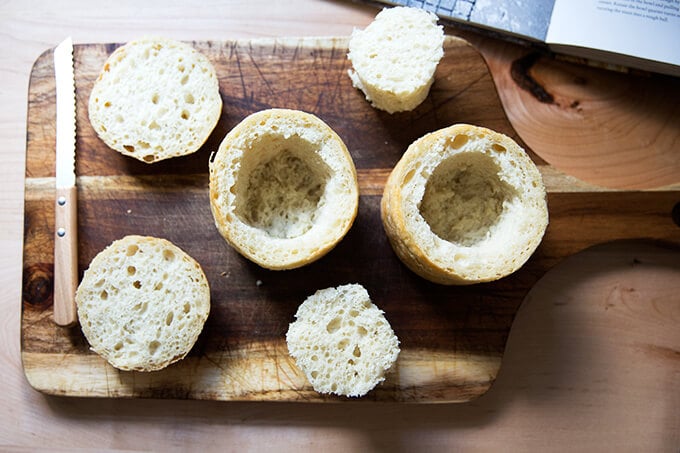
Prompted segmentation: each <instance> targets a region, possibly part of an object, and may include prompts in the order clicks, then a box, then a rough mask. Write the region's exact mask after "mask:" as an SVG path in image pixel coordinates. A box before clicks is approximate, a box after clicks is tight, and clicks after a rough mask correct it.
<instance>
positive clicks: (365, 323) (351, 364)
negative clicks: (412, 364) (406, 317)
mask: <svg viewBox="0 0 680 453" xmlns="http://www.w3.org/2000/svg"><path fill="white" fill-rule="evenodd" d="M295 318H296V320H295V321H294V322H293V323H291V324H290V326H289V328H288V333H287V334H286V341H287V343H288V351H289V353H290V355H291V356H292V357H293V358H294V359H295V363H296V364H297V366H298V368H300V369H301V370H302V371H303V373H304V374H305V376H306V377H307V379H308V380H309V382H310V383H311V384H312V387H313V388H314V390H316V391H317V392H319V393H334V394H336V395H344V396H351V397H356V396H363V395H365V394H366V393H368V392H369V391H370V390H372V389H373V388H374V387H375V386H376V385H378V384H379V383H381V382H383V381H384V380H385V374H386V372H387V371H388V370H390V368H391V367H392V366H393V365H394V363H395V362H396V360H397V357H398V356H399V340H398V339H397V336H396V335H395V334H394V331H393V330H392V327H391V326H390V324H389V322H387V319H386V318H385V315H384V313H383V311H382V310H380V309H379V308H378V307H376V306H375V305H374V304H373V303H372V302H371V299H370V297H369V295H368V292H367V291H366V289H365V288H364V287H363V286H361V285H359V284H349V285H343V286H338V287H337V288H327V289H322V290H319V291H317V292H316V293H315V294H313V295H312V296H310V297H308V298H307V299H306V300H305V301H304V302H303V303H302V304H301V305H300V306H299V307H298V310H297V313H296V314H295Z"/></svg>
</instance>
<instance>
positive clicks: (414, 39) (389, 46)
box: [347, 6, 444, 113]
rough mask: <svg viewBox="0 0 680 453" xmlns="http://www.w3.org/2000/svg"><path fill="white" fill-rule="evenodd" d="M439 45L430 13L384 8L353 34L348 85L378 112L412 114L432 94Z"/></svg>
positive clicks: (438, 29) (440, 52)
mask: <svg viewBox="0 0 680 453" xmlns="http://www.w3.org/2000/svg"><path fill="white" fill-rule="evenodd" d="M443 44H444V32H443V30H442V27H441V26H438V25H437V16H435V15H434V14H432V13H430V12H427V11H424V10H422V9H419V8H410V7H404V6H397V7H394V8H387V9H383V10H382V11H381V12H379V13H378V15H377V16H376V17H375V20H374V21H373V22H371V23H370V24H369V25H368V26H367V27H366V28H365V29H364V30H359V29H355V30H354V31H353V32H352V36H351V37H350V41H349V53H348V54H347V57H348V58H349V60H350V61H351V62H352V67H353V69H350V70H349V76H350V78H351V79H352V84H353V85H354V87H355V88H358V89H360V90H361V91H363V92H364V94H365V95H366V99H367V100H368V101H369V102H371V103H372V104H373V106H374V107H376V108H378V109H381V110H385V111H386V112H388V113H395V112H403V111H407V110H413V109H414V108H416V107H417V106H418V105H419V104H420V103H422V102H423V101H424V100H425V98H426V97H427V94H428V93H429V91H430V87H431V86H432V83H433V82H434V73H435V70H436V69H437V65H438V64H439V61H440V60H441V58H442V56H443V55H444V50H443Z"/></svg>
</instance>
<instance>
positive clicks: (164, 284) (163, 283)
mask: <svg viewBox="0 0 680 453" xmlns="http://www.w3.org/2000/svg"><path fill="white" fill-rule="evenodd" d="M76 304H77V310H78V319H79V321H80V326H81V328H82V330H83V334H85V338H87V341H88V342H89V343H90V346H91V347H92V350H93V351H94V352H96V353H97V354H99V355H101V356H102V357H103V358H104V359H106V360H107V361H108V362H109V363H110V364H111V365H113V366H114V367H116V368H119V369H121V370H136V371H154V370H160V369H161V368H164V367H166V366H168V365H170V364H171V363H174V362H177V361H178V360H180V359H182V358H184V357H185V356H186V354H187V353H188V352H189V350H190V349H191V348H192V347H193V345H194V343H195V342H196V339H197V338H198V335H199V333H200V332H201V330H202V329H203V324H204V323H205V320H206V319H207V317H208V313H209V311H210V289H209V287H208V281H207V279H206V277H205V275H204V274H203V271H202V270H201V267H200V265H199V264H198V263H197V262H196V261H195V260H194V259H192V258H191V257H190V256H189V255H187V254H186V253H185V252H184V251H182V250H181V249H180V248H179V247H177V246H175V245H173V244H172V243H171V242H169V241H167V240H165V239H159V238H154V237H144V236H126V237H124V238H122V239H119V240H117V241H114V242H113V243H112V244H111V245H109V246H108V247H106V248H105V249H104V250H103V251H101V252H100V253H99V254H98V255H97V256H95V258H94V259H93V260H92V262H91V263H90V266H89V268H88V269H87V270H86V271H85V275H84V276H83V280H82V281H81V282H80V285H79V286H78V290H77V291H76Z"/></svg>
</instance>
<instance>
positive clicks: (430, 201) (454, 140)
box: [381, 124, 548, 285]
mask: <svg viewBox="0 0 680 453" xmlns="http://www.w3.org/2000/svg"><path fill="white" fill-rule="evenodd" d="M381 216H382V221H383V225H384V227H385V231H386V233H387V236H388V238H389V240H390V243H391V244H392V247H393V248H394V250H395V252H396V253H397V255H398V256H399V258H400V259H401V260H402V261H403V262H404V264H406V265H407V266H408V267H409V268H410V269H411V270H413V271H414V272H416V273H417V274H419V275H420V276H422V277H424V278H426V279H428V280H431V281H433V282H436V283H442V284H461V285H464V284H471V283H477V282H486V281H491V280H497V279H499V278H501V277H504V276H506V275H509V274H511V273H513V272H515V271H516V270H517V269H519V268H520V267H521V266H522V265H523V264H524V263H525V262H526V261H527V260H528V259H529V257H530V256H531V255H532V253H533V252H534V251H535V249H536V247H538V245H539V243H540V242H541V240H542V238H543V234H544V232H545V229H546V227H547V225H548V206H547V202H546V191H545V187H544V185H543V181H542V179H541V174H540V172H539V170H538V168H537V167H536V165H535V164H534V163H533V162H532V160H531V158H530V157H529V156H528V155H527V154H526V153H525V152H524V150H523V149H522V148H521V147H520V146H519V145H518V144H517V143H515V142H514V141H513V140H512V139H510V138H509V137H507V136H505V135H503V134H499V133H497V132H494V131H492V130H489V129H486V128H482V127H476V126H471V125H467V124H458V125H454V126H451V127H448V128H445V129H441V130H438V131H436V132H433V133H430V134H427V135H425V136H424V137H422V138H420V139H418V140H416V141H415V142H414V143H413V144H412V145H411V146H410V147H409V148H408V150H407V151H406V152H405V153H404V155H403V156H402V158H401V160H400V161H399V162H398V163H397V165H396V166H395V168H394V169H393V171H392V173H391V174H390V176H389V178H388V180H387V183H386V185H385V189H384V193H383V199H382V203H381Z"/></svg>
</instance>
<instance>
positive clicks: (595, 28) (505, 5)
mask: <svg viewBox="0 0 680 453" xmlns="http://www.w3.org/2000/svg"><path fill="white" fill-rule="evenodd" d="M374 3H382V4H386V5H395V6H396V5H401V6H413V7H419V8H423V9H426V10H429V11H432V12H434V13H436V14H437V15H438V16H439V17H440V19H441V20H442V22H444V23H446V22H448V21H452V22H455V23H459V24H460V23H462V24H467V25H469V26H472V27H474V28H479V29H485V30H490V31H493V32H497V33H499V34H501V35H503V36H506V37H511V38H516V39H520V40H525V41H529V42H534V43H542V44H545V45H546V46H547V48H548V49H550V50H551V51H554V52H555V53H558V54H563V55H568V56H572V57H577V58H583V59H585V60H587V61H589V62H600V63H605V66H606V65H613V66H614V67H625V68H633V69H639V70H644V71H649V72H658V73H662V74H668V75H673V76H679V77H680V0H379V1H378V2H374Z"/></svg>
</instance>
